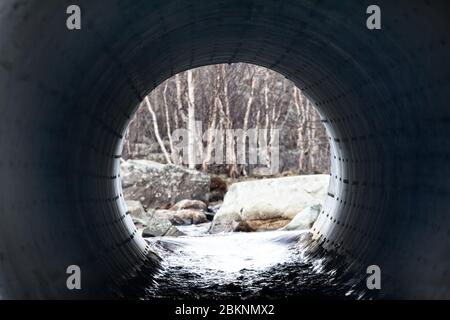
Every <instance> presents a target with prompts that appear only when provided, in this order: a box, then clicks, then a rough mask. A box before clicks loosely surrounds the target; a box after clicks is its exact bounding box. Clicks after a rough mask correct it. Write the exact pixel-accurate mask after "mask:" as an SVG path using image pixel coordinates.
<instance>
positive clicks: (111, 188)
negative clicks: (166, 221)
mask: <svg viewBox="0 0 450 320" xmlns="http://www.w3.org/2000/svg"><path fill="white" fill-rule="evenodd" d="M75 2H76V3H77V4H79V5H80V7H81V9H82V28H81V30H79V31H69V30H68V29H67V28H66V18H67V14H66V8H67V6H68V5H69V4H70V3H68V2H67V1H45V2H43V1H37V0H30V1H25V2H23V1H17V0H3V1H1V3H0V150H1V157H0V297H2V298H80V297H90V296H99V295H102V294H103V292H102V290H104V288H105V287H107V286H109V285H111V284H113V285H115V284H116V285H119V284H120V283H123V281H124V280H126V279H129V278H131V277H133V275H134V274H135V273H136V272H137V271H138V270H139V269H140V268H141V266H142V265H143V264H144V263H145V259H146V256H147V255H146V254H147V252H148V250H149V248H148V247H147V245H146V242H145V241H144V240H143V239H142V238H141V237H140V236H139V235H138V234H137V231H136V229H135V227H134V225H133V223H132V221H131V218H130V217H129V215H127V213H126V207H125V202H124V199H123V194H122V190H121V184H120V173H119V161H120V159H119V158H120V154H121V142H122V137H123V134H124V131H125V129H126V127H127V124H128V123H129V121H130V117H131V116H132V114H133V112H134V111H135V110H136V108H137V105H138V103H139V101H140V100H141V99H142V98H143V97H144V96H145V95H146V94H148V93H149V92H150V91H151V90H152V89H153V88H155V87H156V86H157V85H158V84H160V83H161V82H162V81H164V80H165V79H167V78H169V77H171V76H172V75H174V74H176V73H179V72H181V71H185V70H187V69H190V68H195V67H199V66H204V65H210V64H217V63H233V62H247V63H253V64H257V65H261V66H264V67H268V68H270V69H273V70H275V71H278V72H280V73H282V74H283V75H285V76H286V77H287V78H289V79H291V80H292V81H294V82H295V83H296V84H297V85H298V86H299V87H300V88H301V90H303V92H305V93H306V94H307V96H308V97H309V98H310V99H311V100H312V101H313V102H314V105H315V106H316V108H317V109H318V111H319V113H320V115H321V118H322V121H323V123H324V124H325V125H326V127H327V132H328V134H329V137H330V143H331V144H332V170H331V171H332V172H331V176H330V189H329V193H328V195H329V196H328V199H327V201H326V205H325V207H324V210H323V212H321V214H320V216H319V219H318V221H317V222H316V224H315V225H314V227H313V230H312V232H313V237H314V239H315V240H316V241H317V242H318V243H319V244H320V245H321V246H322V247H323V248H325V249H326V250H328V251H331V250H335V251H337V252H338V253H340V254H342V255H344V256H345V257H346V258H347V259H348V261H349V263H350V264H351V266H352V267H353V268H354V270H355V272H365V268H366V267H367V266H368V265H371V264H376V265H379V266H380V268H381V270H382V279H383V284H382V286H383V289H382V292H381V294H382V295H384V296H387V297H402V298H442V297H446V298H449V297H450V275H449V273H448V270H450V256H449V250H448V248H449V244H450V220H449V219H450V217H449V214H448V213H449V212H450V165H449V162H450V139H449V136H450V108H449V106H448V101H450V68H449V67H448V66H449V60H450V36H449V30H450V19H448V18H449V14H450V10H449V5H448V3H447V2H446V1H438V0H435V1H405V0H398V1H387V0H379V1H377V4H378V5H379V6H380V8H381V10H382V30H376V31H371V30H368V29H367V28H366V19H367V17H368V16H367V14H366V9H367V7H368V6H369V5H370V4H371V3H370V2H369V1H365V0H363V1H356V0H355V1H351V0H349V1H334V0H324V1H313V0H284V1H275V0H239V1H238V0H227V1H221V0H195V1H194V0H186V1H185V0H164V1H162V0H152V1H148V0H145V1H144V0H136V1H123V0H108V1H106V0H95V1H92V0H90V1H86V0H77V1H75ZM73 264H75V265H79V266H80V267H81V269H82V272H83V290H81V291H69V290H67V288H66V278H67V274H66V268H67V266H69V265H73Z"/></svg>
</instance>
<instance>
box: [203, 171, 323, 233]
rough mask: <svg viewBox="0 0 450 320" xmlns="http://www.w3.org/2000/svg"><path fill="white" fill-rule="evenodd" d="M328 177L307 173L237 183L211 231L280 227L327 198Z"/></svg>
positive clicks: (231, 189)
mask: <svg viewBox="0 0 450 320" xmlns="http://www.w3.org/2000/svg"><path fill="white" fill-rule="evenodd" d="M329 178H330V176H329V175H304V176H291V177H283V178H273V179H265V180H255V181H245V182H239V183H235V184H233V185H231V187H230V188H229V190H228V192H227V194H226V195H225V199H224V202H223V204H222V206H221V207H220V209H219V211H218V212H217V214H216V215H215V216H214V220H213V223H212V226H211V230H210V232H211V233H218V232H231V231H260V230H274V229H278V228H281V227H283V226H284V225H287V224H288V223H289V222H290V221H291V220H292V219H293V218H294V217H295V215H296V214H297V213H298V212H301V211H302V210H303V209H305V208H307V207H309V206H311V205H315V204H318V203H323V202H324V201H325V198H326V194H327V189H328V182H329Z"/></svg>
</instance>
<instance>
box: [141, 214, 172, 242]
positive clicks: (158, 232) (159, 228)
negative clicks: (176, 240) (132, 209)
mask: <svg viewBox="0 0 450 320" xmlns="http://www.w3.org/2000/svg"><path fill="white" fill-rule="evenodd" d="M174 214H175V212H174V211H169V210H156V211H155V212H154V213H153V215H152V216H151V217H150V219H149V220H148V221H147V227H146V228H145V229H144V230H143V231H142V236H143V237H162V236H164V235H165V234H166V233H167V231H168V230H169V229H170V228H171V227H172V222H171V219H172V218H173V215H174Z"/></svg>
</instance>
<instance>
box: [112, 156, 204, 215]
mask: <svg viewBox="0 0 450 320" xmlns="http://www.w3.org/2000/svg"><path fill="white" fill-rule="evenodd" d="M121 177H122V187H123V193H124V196H125V198H127V199H137V200H139V201H140V202H141V203H142V204H143V206H144V207H145V208H169V207H171V206H173V205H174V204H175V203H177V202H178V201H180V200H184V199H194V200H202V201H206V200H207V199H205V198H206V196H207V193H208V192H209V189H210V177H209V175H207V174H205V173H202V172H198V171H194V170H187V169H184V168H181V167H179V166H175V165H164V164H160V163H157V162H153V161H148V160H128V161H124V162H122V164H121Z"/></svg>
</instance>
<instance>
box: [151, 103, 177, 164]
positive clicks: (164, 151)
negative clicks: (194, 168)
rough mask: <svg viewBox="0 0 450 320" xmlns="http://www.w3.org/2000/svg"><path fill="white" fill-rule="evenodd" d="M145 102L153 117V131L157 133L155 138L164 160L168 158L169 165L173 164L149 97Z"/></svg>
mask: <svg viewBox="0 0 450 320" xmlns="http://www.w3.org/2000/svg"><path fill="white" fill-rule="evenodd" d="M144 101H145V104H146V106H147V109H148V111H149V112H150V115H151V116H152V122H153V130H154V132H155V137H156V140H157V141H158V144H159V147H160V148H161V151H162V152H163V154H164V158H166V161H167V163H172V159H171V158H170V155H169V153H168V152H167V149H166V147H165V146H164V142H163V141H162V139H161V135H160V134H159V127H158V119H157V118H156V114H155V111H154V110H153V107H152V105H151V103H150V100H149V98H148V96H146V97H145V99H144Z"/></svg>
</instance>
